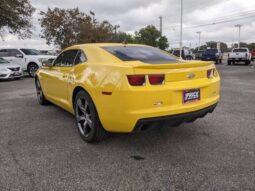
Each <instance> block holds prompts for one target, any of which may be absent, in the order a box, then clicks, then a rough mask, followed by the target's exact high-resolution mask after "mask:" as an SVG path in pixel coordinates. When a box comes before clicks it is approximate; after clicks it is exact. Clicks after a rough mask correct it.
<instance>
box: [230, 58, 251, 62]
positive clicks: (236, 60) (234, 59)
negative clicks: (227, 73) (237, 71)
mask: <svg viewBox="0 0 255 191" xmlns="http://www.w3.org/2000/svg"><path fill="white" fill-rule="evenodd" d="M228 61H235V62H238V61H240V62H241V61H248V59H247V58H229V59H228Z"/></svg>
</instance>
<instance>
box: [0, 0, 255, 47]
mask: <svg viewBox="0 0 255 191" xmlns="http://www.w3.org/2000/svg"><path fill="white" fill-rule="evenodd" d="M31 3H32V4H33V6H35V7H36V8H37V12H36V14H35V16H34V17H33V23H34V28H33V32H34V34H33V37H32V39H28V40H19V39H17V38H16V37H14V36H12V35H8V36H6V37H5V42H1V43H0V46H19V47H21V46H26V47H33V48H38V49H47V48H48V49H51V48H52V46H51V47H48V46H47V45H46V44H45V40H44V39H41V38H40V37H39V33H40V27H39V23H38V21H37V20H38V18H39V15H38V12H39V11H46V10H47V7H51V8H53V7H60V8H75V7H78V8H79V9H80V10H81V11H84V12H86V13H89V11H90V10H91V11H93V12H95V13H96V18H97V19H98V20H109V21H110V22H111V23H112V24H119V25H120V26H121V30H123V31H127V32H134V31H135V30H138V29H139V28H141V27H144V26H146V25H149V24H153V25H155V26H157V27H158V24H159V18H158V17H159V16H160V15H162V16H163V33H164V35H166V36H167V37H168V39H169V41H170V44H171V46H175V47H176V46H178V41H179V20H180V0H107V1H106V0H72V1H70V0H44V1H40V0H31ZM254 5H255V2H254V0H242V1H240V0H224V1H222V0H184V26H185V27H186V28H185V27H184V36H183V39H184V45H186V46H189V44H191V45H192V46H195V45H196V44H197V41H198V36H197V34H196V32H197V31H202V42H206V41H209V40H217V41H218V40H219V41H224V42H227V43H232V42H234V41H237V35H238V33H237V29H236V28H234V25H235V24H239V23H240V24H243V27H242V41H245V42H252V41H255V33H254V27H255V21H254V17H255V10H254V8H253V7H255V6H254ZM253 10H254V12H253V13H254V14H253V17H250V18H246V19H242V20H237V21H234V22H233V21H231V22H228V23H222V24H218V25H211V26H206V27H197V28H187V27H189V26H194V25H199V24H209V23H213V22H215V21H216V19H217V18H221V19H222V20H227V19H229V18H230V17H227V16H229V15H233V14H238V13H242V12H246V11H253Z"/></svg>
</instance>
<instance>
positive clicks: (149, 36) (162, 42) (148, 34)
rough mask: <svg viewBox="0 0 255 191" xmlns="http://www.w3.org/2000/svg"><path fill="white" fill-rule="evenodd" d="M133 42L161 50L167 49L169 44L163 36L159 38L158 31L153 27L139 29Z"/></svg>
mask: <svg viewBox="0 0 255 191" xmlns="http://www.w3.org/2000/svg"><path fill="white" fill-rule="evenodd" d="M134 40H135V42H136V43H140V44H146V45H150V46H154V47H159V48H162V49H166V48H168V46H169V44H168V41H167V38H166V37H165V36H162V37H161V34H160V31H159V30H157V28H156V27H155V26H153V25H149V26H147V27H145V28H141V29H140V30H139V31H136V32H135V37H134Z"/></svg>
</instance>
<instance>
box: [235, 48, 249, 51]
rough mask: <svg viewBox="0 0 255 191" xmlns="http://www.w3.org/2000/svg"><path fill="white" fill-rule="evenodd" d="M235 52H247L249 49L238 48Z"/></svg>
mask: <svg viewBox="0 0 255 191" xmlns="http://www.w3.org/2000/svg"><path fill="white" fill-rule="evenodd" d="M233 52H247V49H244V48H238V49H234V50H233Z"/></svg>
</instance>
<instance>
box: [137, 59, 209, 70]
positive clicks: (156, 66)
mask: <svg viewBox="0 0 255 191" xmlns="http://www.w3.org/2000/svg"><path fill="white" fill-rule="evenodd" d="M212 64H214V63H213V62H201V61H184V62H180V63H170V64H147V63H142V62H136V63H135V64H134V65H133V68H134V69H178V68H194V67H202V66H210V65H212Z"/></svg>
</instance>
